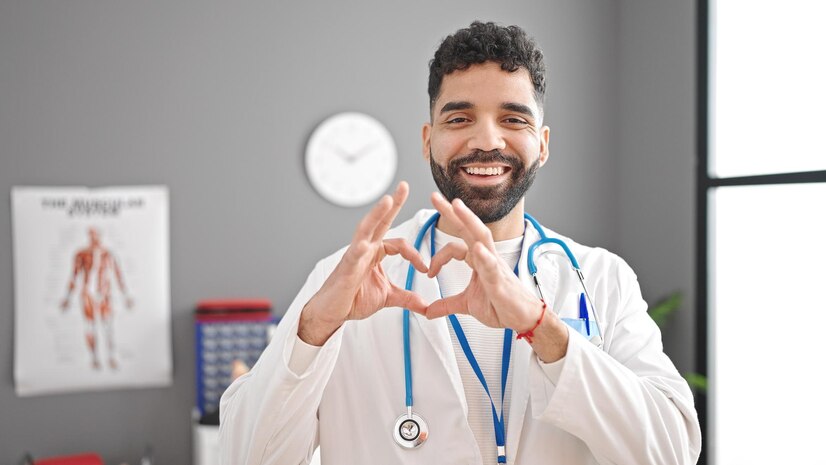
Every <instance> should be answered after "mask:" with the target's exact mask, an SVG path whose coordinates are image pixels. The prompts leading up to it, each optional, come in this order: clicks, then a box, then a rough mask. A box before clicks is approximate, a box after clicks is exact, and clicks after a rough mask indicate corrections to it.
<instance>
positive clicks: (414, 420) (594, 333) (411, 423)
mask: <svg viewBox="0 0 826 465" xmlns="http://www.w3.org/2000/svg"><path fill="white" fill-rule="evenodd" d="M525 219H526V220H528V221H529V222H530V223H531V224H532V225H533V227H534V229H536V231H537V232H538V233H539V237H540V238H539V240H538V241H536V242H534V243H533V244H531V246H530V247H529V248H528V256H527V263H528V272H529V273H530V274H531V277H532V278H533V282H534V285H536V289H537V291H538V292H539V296H540V298H541V299H542V300H545V294H544V293H543V292H542V286H541V285H540V283H539V278H538V277H537V272H538V271H537V268H536V263H535V261H534V255H535V254H536V251H537V249H538V248H539V247H541V246H542V245H544V244H551V243H552V244H557V245H558V246H560V247H561V248H562V250H563V251H564V252H565V255H566V256H567V257H568V261H570V263H571V266H572V267H573V269H574V271H575V272H576V275H577V278H578V279H579V284H580V286H581V287H582V293H581V294H580V299H579V318H562V320H563V321H564V322H565V323H567V324H568V326H569V327H571V328H573V329H575V330H576V331H577V332H579V333H580V334H582V335H583V336H585V337H586V338H587V339H588V340H590V341H591V342H592V343H593V344H595V345H596V346H597V347H600V348H602V343H603V340H602V336H601V335H602V334H603V333H602V325H601V324H600V322H599V317H598V315H597V312H596V307H595V306H594V303H593V301H592V300H591V294H590V293H589V292H588V288H587V286H586V285H585V275H584V274H583V273H582V270H581V269H580V268H579V262H578V261H577V259H576V257H575V256H574V254H573V252H571V249H570V248H569V247H568V245H567V244H565V242H564V241H562V240H561V239H556V238H551V237H548V236H546V235H545V231H544V230H543V229H542V226H541V225H540V224H539V222H537V221H536V220H535V219H534V218H533V217H532V216H531V215H529V214H527V213H525ZM438 220H439V213H434V214H433V216H431V217H430V218H429V219H428V220H427V221H426V222H425V223H424V225H422V227H421V229H420V230H419V232H418V234H417V235H416V241H415V242H414V244H413V247H414V248H415V249H416V250H420V249H421V246H422V242H423V240H424V236H425V235H426V234H427V232H428V231H429V232H430V251H431V255H433V254H434V253H435V252H434V251H435V234H434V233H435V229H436V222H437V221H438ZM514 273H516V274H517V276H518V275H519V270H518V264H517V268H514ZM415 275H416V270H415V269H414V268H413V265H412V264H410V266H409V268H408V270H407V280H406V281H405V287H404V288H405V290H407V291H410V290H412V289H413V278H414V276H415ZM589 307H590V308H591V309H592V310H593V311H591V312H589V311H588V308H589ZM591 315H592V316H593V322H594V323H595V324H594V325H593V326H592V325H591V317H590V316H591ZM448 318H449V320H450V323H451V325H452V326H453V329H454V332H455V333H456V337H457V339H458V340H459V344H460V345H461V346H462V350H463V351H464V352H465V356H467V358H468V362H470V365H471V367H472V368H473V371H474V372H475V374H476V376H477V378H479V381H480V383H481V384H482V386H483V387H484V389H485V391H486V392H487V393H488V398H489V399H490V401H491V412H492V414H493V422H494V431H495V434H496V446H497V455H498V462H499V463H506V462H507V459H506V455H505V424H504V412H501V414H500V415H497V413H496V407H495V405H494V402H493V399H492V398H491V396H490V391H489V389H488V386H487V383H486V381H485V378H484V375H483V374H482V371H481V369H479V366H478V364H477V363H476V359H475V357H474V356H473V352H472V351H471V350H470V346H469V345H468V343H467V338H466V337H465V335H464V332H463V331H462V326H461V324H460V323H459V321H458V319H456V316H455V315H449V316H448ZM402 334H403V338H404V388H405V405H406V407H407V412H406V413H403V414H402V415H401V416H399V417H398V418H397V419H396V423H395V425H394V427H393V439H395V441H396V443H397V444H398V445H399V446H401V447H403V448H405V449H414V448H416V447H419V446H421V445H422V444H423V443H424V442H425V441H426V440H427V437H428V435H429V430H428V428H427V423H426V422H425V421H424V419H423V418H422V417H421V416H420V415H418V414H416V413H414V412H413V375H412V370H411V362H410V310H408V309H404V312H403V314H402ZM512 335H513V330H511V329H510V328H507V329H505V336H504V344H503V347H502V377H501V379H502V391H501V393H502V404H501V405H502V408H503V409H504V396H505V385H506V383H507V378H508V365H509V364H510V352H511V341H512Z"/></svg>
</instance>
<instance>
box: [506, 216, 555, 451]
mask: <svg viewBox="0 0 826 465" xmlns="http://www.w3.org/2000/svg"><path fill="white" fill-rule="evenodd" d="M525 223H526V225H525V239H524V242H523V244H522V255H521V256H520V257H519V281H520V282H521V283H522V285H523V286H525V288H526V289H530V290H531V292H533V293H534V294H535V295H536V297H537V298H539V292H538V291H537V290H536V285H535V284H534V282H533V276H531V275H530V272H529V271H528V248H530V246H531V244H533V243H534V242H536V241H538V240H539V238H540V236H539V233H538V232H537V231H536V230H535V229H534V228H533V227H532V225H531V224H530V223H529V222H528V221H526V222H525ZM536 265H537V267H539V272H538V275H539V276H541V278H542V281H541V284H542V292H544V297H545V303H546V304H547V305H548V308H551V309H552V308H553V305H554V301H555V299H556V289H557V287H558V286H557V285H558V282H559V269H558V267H556V266H548V264H547V262H546V260H544V259H541V258H540V259H539V260H536ZM514 337H515V336H514ZM512 350H513V359H512V363H513V372H512V373H513V374H512V375H511V381H510V382H511V383H512V385H511V386H512V387H511V405H510V410H509V411H508V423H507V425H506V426H507V429H508V430H507V442H506V445H507V450H506V453H507V456H508V463H516V454H517V453H518V449H519V441H520V439H521V437H522V426H523V425H524V422H525V413H526V411H527V409H528V401H529V400H530V399H529V397H530V386H529V385H528V369H529V365H530V363H532V361H533V358H534V352H533V348H531V346H530V345H529V344H528V343H527V342H525V341H523V340H518V341H517V340H514V341H513V349H512Z"/></svg>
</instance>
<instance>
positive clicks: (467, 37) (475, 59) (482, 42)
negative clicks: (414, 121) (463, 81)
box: [427, 21, 545, 111]
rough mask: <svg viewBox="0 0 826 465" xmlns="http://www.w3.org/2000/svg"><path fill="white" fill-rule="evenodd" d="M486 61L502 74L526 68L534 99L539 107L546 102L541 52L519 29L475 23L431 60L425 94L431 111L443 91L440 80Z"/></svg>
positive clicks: (448, 39)
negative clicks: (496, 65) (502, 72)
mask: <svg viewBox="0 0 826 465" xmlns="http://www.w3.org/2000/svg"><path fill="white" fill-rule="evenodd" d="M486 61H493V62H496V63H500V64H501V66H502V69H503V70H504V71H510V72H514V71H516V70H518V69H519V68H525V69H526V70H527V71H528V74H530V76H531V82H532V83H533V90H534V98H535V99H536V103H537V105H539V107H540V108H541V107H542V102H543V101H544V99H545V62H544V60H543V58H542V51H541V50H539V49H538V48H536V43H535V42H534V41H533V39H531V38H530V37H528V35H527V34H526V33H525V31H524V30H523V29H522V28H520V27H519V26H508V27H503V26H499V25H497V24H496V23H492V22H488V23H483V22H481V21H474V22H473V23H471V25H470V27H467V28H464V29H459V30H458V31H456V33H455V34H453V35H450V36H447V37H446V38H445V40H443V41H442V43H441V45H439V48H438V49H437V50H436V54H435V55H434V56H433V59H432V60H430V78H429V80H428V83H427V93H428V95H429V96H430V109H431V111H432V110H433V105H434V104H435V103H436V98H437V97H438V96H439V92H440V91H441V88H442V79H443V78H444V77H445V76H446V75H448V74H450V73H452V72H453V71H456V70H464V69H467V68H468V67H470V65H474V64H481V63H484V62H486Z"/></svg>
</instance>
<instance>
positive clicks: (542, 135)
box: [539, 126, 551, 166]
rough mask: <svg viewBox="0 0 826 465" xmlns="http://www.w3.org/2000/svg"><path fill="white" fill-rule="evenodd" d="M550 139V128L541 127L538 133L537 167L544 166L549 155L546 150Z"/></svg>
mask: <svg viewBox="0 0 826 465" xmlns="http://www.w3.org/2000/svg"><path fill="white" fill-rule="evenodd" d="M550 138H551V128H549V127H548V126H542V129H541V130H540V131H539V166H542V165H544V164H545V162H546V161H548V157H550V155H551V154H550V152H549V150H548V141H549V140H550Z"/></svg>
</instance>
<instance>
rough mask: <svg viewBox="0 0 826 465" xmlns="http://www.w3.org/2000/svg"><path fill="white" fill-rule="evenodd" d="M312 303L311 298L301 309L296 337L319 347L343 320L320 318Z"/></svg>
mask: <svg viewBox="0 0 826 465" xmlns="http://www.w3.org/2000/svg"><path fill="white" fill-rule="evenodd" d="M312 303H313V301H312V299H311V300H310V302H307V305H305V306H304V308H303V309H302V310H301V317H300V318H299V320H298V337H299V338H300V339H301V340H302V341H304V342H306V343H307V344H310V345H312V346H316V347H321V346H323V345H324V343H325V342H327V340H328V339H330V336H332V335H333V333H335V332H336V330H337V329H338V328H340V327H341V325H342V324H344V321H335V320H326V319H324V318H322V317H321V316H320V315H319V312H318V310H317V309H316V307H315V306H313V305H312Z"/></svg>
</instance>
